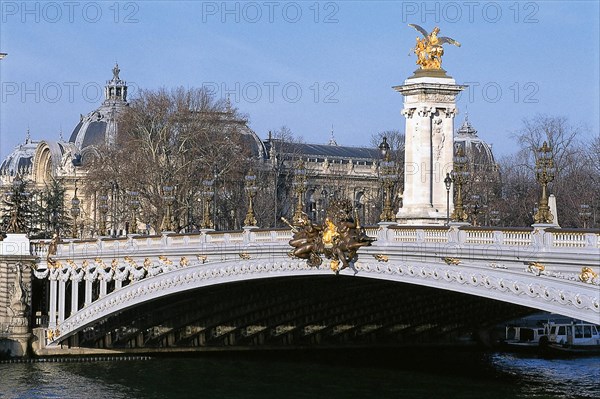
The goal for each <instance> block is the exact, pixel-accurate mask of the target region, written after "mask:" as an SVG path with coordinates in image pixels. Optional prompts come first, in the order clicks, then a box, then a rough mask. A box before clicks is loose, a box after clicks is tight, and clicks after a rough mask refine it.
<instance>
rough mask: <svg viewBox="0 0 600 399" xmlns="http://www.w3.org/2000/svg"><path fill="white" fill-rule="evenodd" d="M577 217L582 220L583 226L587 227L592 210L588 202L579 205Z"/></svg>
mask: <svg viewBox="0 0 600 399" xmlns="http://www.w3.org/2000/svg"><path fill="white" fill-rule="evenodd" d="M579 217H580V218H581V220H583V228H584V229H587V228H588V221H589V220H590V218H591V217H592V212H591V211H590V206H589V205H588V204H581V205H579Z"/></svg>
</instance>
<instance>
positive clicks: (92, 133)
mask: <svg viewBox="0 0 600 399" xmlns="http://www.w3.org/2000/svg"><path fill="white" fill-rule="evenodd" d="M120 71H121V70H120V69H119V65H118V64H116V65H115V67H114V68H113V78H112V80H109V81H107V82H106V86H105V90H104V97H105V99H104V102H103V103H102V105H101V106H100V107H99V108H98V109H96V110H95V111H92V112H90V113H89V114H87V115H86V116H84V115H82V116H81V118H80V120H79V123H78V124H77V126H75V129H73V133H71V137H70V138H69V142H71V143H74V144H75V145H76V146H77V148H79V149H80V150H82V152H83V150H84V149H85V148H86V147H90V146H98V145H102V144H109V143H112V142H114V140H115V137H116V134H117V119H118V116H119V113H120V112H121V111H122V110H123V109H124V108H125V107H126V106H127V105H128V103H127V84H126V82H124V81H123V80H121V78H119V72H120Z"/></svg>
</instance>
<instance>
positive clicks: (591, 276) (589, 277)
mask: <svg viewBox="0 0 600 399" xmlns="http://www.w3.org/2000/svg"><path fill="white" fill-rule="evenodd" d="M597 278H598V273H596V272H595V271H594V270H592V268H591V267H587V266H584V267H582V268H581V274H579V280H581V281H582V282H584V283H593V282H594V280H595V279H597Z"/></svg>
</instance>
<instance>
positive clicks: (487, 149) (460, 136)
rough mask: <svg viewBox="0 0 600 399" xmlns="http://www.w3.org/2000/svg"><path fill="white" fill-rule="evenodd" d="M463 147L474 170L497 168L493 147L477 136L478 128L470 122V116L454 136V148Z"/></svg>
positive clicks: (492, 169)
mask: <svg viewBox="0 0 600 399" xmlns="http://www.w3.org/2000/svg"><path fill="white" fill-rule="evenodd" d="M459 147H461V148H462V149H463V152H464V154H465V156H466V157H467V159H468V160H469V164H470V165H471V168H472V169H473V170H474V171H494V170H496V169H497V166H496V161H495V159H494V154H493V153H492V147H491V146H490V145H489V144H488V143H486V142H485V141H483V140H482V139H480V138H479V136H477V130H475V129H474V128H473V126H472V125H471V123H470V122H469V118H468V116H467V117H465V120H464V122H463V124H462V126H461V127H460V129H458V131H457V132H456V135H455V136H454V149H455V150H456V149H458V148H459Z"/></svg>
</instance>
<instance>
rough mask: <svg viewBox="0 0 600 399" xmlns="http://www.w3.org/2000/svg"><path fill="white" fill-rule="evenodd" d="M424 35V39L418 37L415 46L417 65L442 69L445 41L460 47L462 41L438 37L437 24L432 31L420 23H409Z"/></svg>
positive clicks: (424, 67)
mask: <svg viewBox="0 0 600 399" xmlns="http://www.w3.org/2000/svg"><path fill="white" fill-rule="evenodd" d="M408 26H412V27H413V28H415V29H416V30H417V31H419V32H420V33H421V34H422V35H423V39H421V38H419V37H417V44H416V46H415V48H414V52H415V54H416V55H417V65H420V66H421V69H442V55H444V48H443V47H442V45H443V44H444V43H450V44H454V45H455V46H457V47H460V43H459V42H457V41H456V40H454V39H451V38H449V37H444V36H441V37H438V33H439V31H440V28H438V27H437V26H436V27H435V28H433V30H432V31H431V33H427V31H426V30H425V29H423V28H421V27H420V26H419V25H415V24H408Z"/></svg>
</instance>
